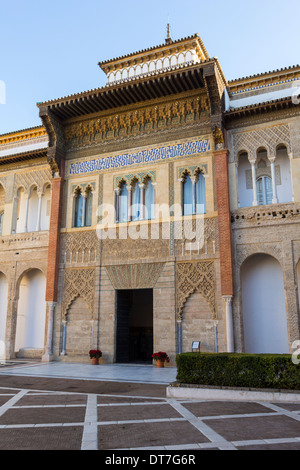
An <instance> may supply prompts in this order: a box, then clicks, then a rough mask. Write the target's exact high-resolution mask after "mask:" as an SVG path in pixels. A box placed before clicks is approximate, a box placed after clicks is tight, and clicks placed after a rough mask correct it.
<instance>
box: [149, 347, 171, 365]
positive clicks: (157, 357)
mask: <svg viewBox="0 0 300 470" xmlns="http://www.w3.org/2000/svg"><path fill="white" fill-rule="evenodd" d="M152 358H153V359H154V361H156V365H157V367H165V362H170V358H169V356H168V354H167V353H166V352H162V351H159V352H157V353H154V354H153V355H152Z"/></svg>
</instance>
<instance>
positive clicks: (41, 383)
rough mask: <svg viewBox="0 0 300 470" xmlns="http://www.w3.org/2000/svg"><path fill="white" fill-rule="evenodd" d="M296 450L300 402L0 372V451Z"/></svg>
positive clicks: (299, 436)
mask: <svg viewBox="0 0 300 470" xmlns="http://www.w3.org/2000/svg"><path fill="white" fill-rule="evenodd" d="M205 449H216V450H275V449H276V450H300V404H299V403H298V404H293V403H284V404H283V403H266V402H261V403H258V402H228V401H226V402H222V401H218V402H216V401H194V400H190V401H185V400H178V399H176V400H175V399H168V398H166V387H165V385H160V384H141V383H124V382H123V383H117V382H104V381H93V380H81V379H62V378H61V379H58V378H51V377H50V378H49V377H48V378H45V377H40V378H39V377H30V376H26V377H24V376H23V377H22V376H13V375H4V374H1V375H0V450H126V451H128V450H130V451H133V450H147V451H149V450H150V451H151V450H152V451H171V450H176V451H179V450H184V451H196V450H205Z"/></svg>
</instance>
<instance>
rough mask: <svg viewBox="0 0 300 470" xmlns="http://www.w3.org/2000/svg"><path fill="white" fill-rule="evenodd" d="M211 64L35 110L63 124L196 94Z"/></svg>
mask: <svg viewBox="0 0 300 470" xmlns="http://www.w3.org/2000/svg"><path fill="white" fill-rule="evenodd" d="M213 63H215V60H214V59H211V60H209V61H206V62H203V63H201V64H195V65H191V66H189V67H186V66H185V67H180V66H178V67H173V68H170V70H168V71H167V72H164V73H162V74H157V73H155V72H153V73H149V74H148V76H147V77H143V78H141V79H140V80H134V81H130V80H126V81H124V82H123V83H118V84H116V85H107V86H105V87H102V88H97V89H94V90H90V91H86V92H83V93H78V94H74V95H70V96H66V97H64V98H60V99H56V100H51V101H47V102H43V103H37V106H38V107H39V108H40V109H42V108H43V109H47V110H48V111H51V113H52V114H54V115H55V116H56V117H58V118H59V119H61V120H66V119H70V118H75V117H80V116H84V115H86V114H91V113H98V112H101V111H106V110H109V109H114V108H119V107H123V106H128V105H131V104H137V103H141V102H143V101H148V100H154V99H157V98H161V97H167V96H170V95H174V94H178V93H182V92H186V91H191V90H196V89H199V88H203V87H204V86H205V83H204V79H203V68H204V66H205V65H207V64H213Z"/></svg>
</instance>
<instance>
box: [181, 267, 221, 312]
mask: <svg viewBox="0 0 300 470" xmlns="http://www.w3.org/2000/svg"><path fill="white" fill-rule="evenodd" d="M176 288H177V316H178V318H179V319H180V318H182V314H183V308H184V305H185V303H186V301H187V299H188V298H189V297H190V296H191V295H192V294H193V293H194V292H199V293H200V294H201V295H202V296H203V297H204V298H205V300H207V302H208V304H209V305H210V308H211V311H212V315H213V317H214V318H215V317H216V278H215V267H214V262H213V261H208V262H194V263H177V265H176Z"/></svg>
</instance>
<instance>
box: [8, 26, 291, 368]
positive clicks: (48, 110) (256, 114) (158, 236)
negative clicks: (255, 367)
mask: <svg viewBox="0 0 300 470" xmlns="http://www.w3.org/2000/svg"><path fill="white" fill-rule="evenodd" d="M99 66H100V68H101V70H102V71H103V72H104V73H105V74H106V77H107V84H106V86H104V87H102V88H98V89H94V90H90V91H87V92H83V93H78V94H76V95H71V96H67V97H64V98H60V99H55V100H51V101H48V102H44V103H38V109H39V115H40V118H41V125H40V126H39V127H35V128H31V129H25V130H21V131H16V132H12V133H9V134H5V135H1V136H0V165H1V166H0V358H2V359H12V358H15V357H18V358H34V359H41V360H43V361H51V360H59V361H70V362H71V361H73V362H76V361H80V362H85V361H89V356H88V352H89V350H90V349H101V350H102V352H103V361H104V362H105V363H113V362H118V363H128V362H144V361H146V362H151V357H152V353H153V352H156V351H166V352H167V353H168V354H169V356H170V358H171V364H174V362H175V356H176V354H177V353H180V352H186V351H192V348H193V342H196V341H200V343H201V348H200V350H201V351H203V352H204V351H207V352H216V351H219V352H222V351H224V352H225V351H228V352H248V353H289V352H291V351H292V345H293V342H294V341H296V340H298V339H300V332H299V302H300V299H299V287H300V184H299V183H300V105H299V103H300V101H299V100H298V95H299V94H300V88H297V86H299V85H300V67H299V66H296V67H290V68H288V69H282V70H278V71H274V72H269V73H263V74H261V75H255V76H252V77H247V78H242V79H238V80H234V81H231V82H228V81H227V80H226V77H225V76H224V73H223V71H222V68H221V65H220V63H219V61H218V59H216V58H211V57H210V56H209V55H208V52H207V50H206V48H205V46H204V44H203V42H202V40H201V39H200V37H199V35H198V34H196V35H194V36H191V37H188V38H183V39H180V40H177V41H172V40H171V39H170V38H167V40H166V41H165V43H164V44H162V45H160V46H157V47H153V48H150V49H146V50H142V51H139V52H135V53H133V54H129V55H126V56H123V57H119V58H115V59H113V60H108V61H105V62H101V63H99Z"/></svg>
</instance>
